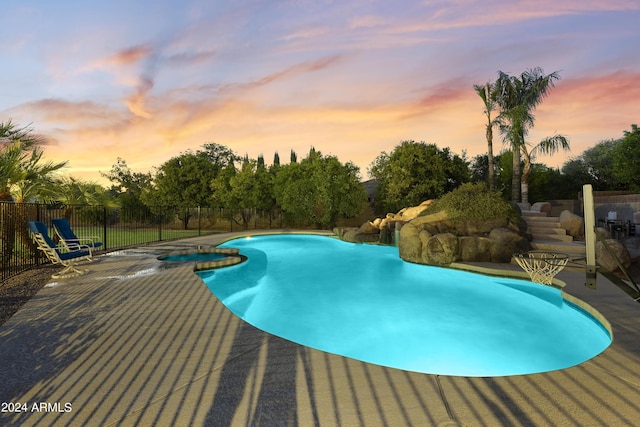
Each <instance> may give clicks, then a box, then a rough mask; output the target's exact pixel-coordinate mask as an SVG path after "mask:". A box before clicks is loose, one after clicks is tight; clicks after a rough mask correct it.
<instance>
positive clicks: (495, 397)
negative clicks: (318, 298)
mask: <svg viewBox="0 0 640 427" xmlns="http://www.w3.org/2000/svg"><path fill="white" fill-rule="evenodd" d="M229 237H231V235H230V234H219V235H215V236H203V237H198V238H191V239H185V240H181V241H174V242H168V243H164V244H158V245H153V246H146V247H144V248H140V249H139V250H128V251H121V252H116V253H112V254H107V255H103V256H99V257H98V258H97V259H96V261H95V262H93V263H92V264H89V265H87V267H88V268H89V269H90V272H89V273H87V274H85V275H83V276H80V277H76V278H71V279H61V280H58V281H57V282H52V283H50V284H49V285H47V286H45V287H44V288H43V289H42V290H41V291H40V292H39V293H38V294H37V295H36V296H35V297H33V298H32V299H31V300H30V301H29V302H28V303H27V304H26V305H25V306H24V307H23V308H22V309H21V310H20V311H18V313H16V314H15V315H14V316H13V317H12V318H11V319H10V320H9V321H7V322H6V323H5V324H4V325H2V326H1V327H0V378H1V383H0V402H1V403H2V412H1V413H0V424H1V425H20V426H30V425H102V426H133V425H149V426H151V425H154V426H173V425H181V426H201V425H210V426H244V425H264V426H272V425H301V426H311V425H323V426H382V425H392V426H404V425H406V426H414V425H415V426H455V425H465V426H520V425H522V426H549V425H554V426H576V425H580V426H601V425H620V426H623V425H634V424H637V422H638V421H637V420H638V419H640V404H639V403H638V396H639V395H640V316H639V314H640V304H638V303H636V302H634V301H633V300H631V299H630V298H629V297H628V296H627V295H626V294H624V293H623V292H622V291H620V290H619V289H618V288H617V287H616V286H615V285H613V284H611V283H610V282H609V281H608V280H606V279H605V278H604V277H602V276H598V289H597V290H596V291H591V290H588V289H586V288H585V287H584V273H577V272H569V271H567V272H561V273H560V274H559V275H558V278H559V279H560V280H562V281H564V282H565V283H567V286H566V288H565V291H566V292H567V293H569V294H571V295H573V296H575V297H577V298H580V299H582V300H584V301H585V302H587V303H588V304H590V305H592V306H593V307H594V308H595V309H596V310H598V311H599V312H600V313H602V314H603V315H604V316H605V317H606V318H607V320H608V321H609V322H610V323H611V327H612V329H613V335H614V340H613V343H612V345H611V346H610V347H609V348H608V349H607V350H605V351H604V352H603V353H602V354H600V355H599V356H597V357H595V358H593V359H591V360H589V361H587V362H585V363H583V364H581V365H579V366H576V367H572V368H569V369H565V370H561V371H554V372H549V373H543V374H534V375H524V376H511V377H489V378H469V377H450V376H439V375H427V374H419V373H413V372H406V371H401V370H397V369H391V368H384V367H380V366H376V365H371V364H367V363H363V362H359V361H356V360H352V359H348V358H344V357H341V356H337V355H333V354H328V353H324V352H322V351H317V350H313V349H310V348H306V347H304V346H301V345H298V344H295V343H292V342H289V341H286V340H283V339H280V338H278V337H275V336H271V335H269V334H267V333H264V332H262V331H260V330H258V329H256V328H254V327H252V326H251V325H249V324H247V323H245V322H244V321H242V320H240V319H239V318H237V317H235V316H234V315H233V314H232V313H231V312H230V311H228V310H227V309H226V308H225V307H224V306H223V305H222V304H221V303H220V302H219V300H218V299H217V298H216V297H215V296H213V294H212V293H211V292H210V291H209V290H208V289H207V287H206V286H205V285H204V283H203V282H202V281H201V280H200V278H199V277H198V276H196V275H195V274H194V273H193V264H191V263H186V264H177V265H175V266H168V265H166V264H162V263H161V262H160V261H158V260H157V259H156V257H157V256H158V255H159V254H162V253H163V251H164V252H166V251H168V250H171V249H175V248H176V247H180V246H197V245H211V244H216V243H218V242H220V241H222V240H226V239H228V238H229ZM485 266H486V267H502V268H510V269H518V267H517V266H513V265H506V266H505V265H490V264H486V265H485ZM17 404H20V405H21V406H16V405H17ZM23 404H26V406H22V405H23ZM18 409H20V412H18V411H17V410H18Z"/></svg>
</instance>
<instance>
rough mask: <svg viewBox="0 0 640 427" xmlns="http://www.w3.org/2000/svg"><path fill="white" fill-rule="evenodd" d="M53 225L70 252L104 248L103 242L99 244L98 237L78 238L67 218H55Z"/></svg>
mask: <svg viewBox="0 0 640 427" xmlns="http://www.w3.org/2000/svg"><path fill="white" fill-rule="evenodd" d="M51 225H52V226H53V229H54V230H55V231H56V234H57V235H58V237H60V242H61V244H62V245H64V246H65V247H66V248H67V249H68V250H70V251H72V250H78V249H88V248H89V249H96V248H99V247H100V246H102V243H101V242H98V237H93V236H85V237H78V236H76V234H75V233H74V232H73V230H72V229H71V225H69V221H67V219H66V218H55V219H53V220H51Z"/></svg>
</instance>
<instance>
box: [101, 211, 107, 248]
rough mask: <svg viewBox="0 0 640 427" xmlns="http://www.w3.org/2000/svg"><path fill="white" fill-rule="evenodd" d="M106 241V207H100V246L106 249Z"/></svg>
mask: <svg viewBox="0 0 640 427" xmlns="http://www.w3.org/2000/svg"><path fill="white" fill-rule="evenodd" d="M107 245H108V243H107V207H106V206H103V207H102V246H103V247H104V250H105V251H106V250H107V248H108V246H107Z"/></svg>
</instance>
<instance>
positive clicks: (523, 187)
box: [520, 177, 529, 203]
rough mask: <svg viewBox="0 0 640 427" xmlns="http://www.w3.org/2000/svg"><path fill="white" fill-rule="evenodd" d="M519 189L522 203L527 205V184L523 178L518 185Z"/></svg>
mask: <svg viewBox="0 0 640 427" xmlns="http://www.w3.org/2000/svg"><path fill="white" fill-rule="evenodd" d="M520 188H521V190H522V194H521V197H522V203H529V184H528V183H527V182H526V181H525V179H524V177H523V179H522V183H521V184H520Z"/></svg>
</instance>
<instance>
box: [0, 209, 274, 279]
mask: <svg viewBox="0 0 640 427" xmlns="http://www.w3.org/2000/svg"><path fill="white" fill-rule="evenodd" d="M53 218H66V219H67V220H68V221H69V223H70V224H71V227H72V228H73V230H74V231H75V232H76V234H77V235H78V236H93V237H95V239H96V240H98V241H100V242H102V246H101V247H100V249H101V250H102V251H111V250H115V249H120V248H126V247H131V246H135V245H140V244H145V243H152V242H158V241H163V240H171V239H180V238H185V237H194V236H201V235H204V234H210V233H216V232H218V233H220V232H229V231H235V230H242V229H271V228H282V214H281V212H280V211H279V210H276V209H271V210H257V209H226V208H212V207H194V208H170V207H153V208H147V207H140V208H135V209H125V208H120V207H109V206H95V205H63V204H55V205H49V204H38V203H8V202H0V247H1V248H2V259H1V261H0V273H1V275H0V283H2V282H4V281H5V280H7V279H8V278H10V277H12V276H14V275H16V274H18V273H20V272H22V271H25V270H28V269H29V268H32V267H34V266H37V265H39V264H41V263H44V262H46V259H45V258H43V256H42V255H41V254H40V253H39V251H38V250H37V248H36V247H35V245H34V243H33V241H32V240H31V236H30V235H29V230H28V222H29V221H41V222H44V223H45V224H46V225H47V226H48V227H49V228H50V229H49V232H50V235H51V237H52V238H55V235H54V232H53V230H52V229H51V220H52V219H53Z"/></svg>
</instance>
